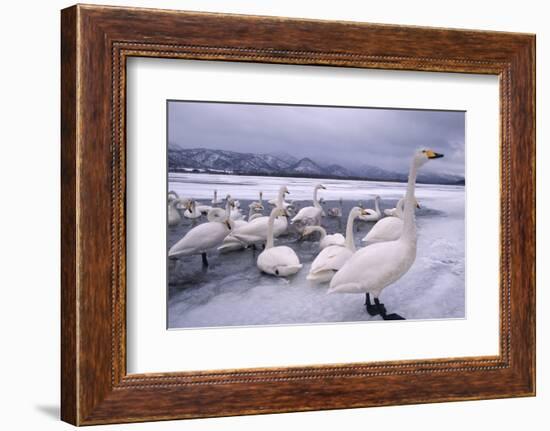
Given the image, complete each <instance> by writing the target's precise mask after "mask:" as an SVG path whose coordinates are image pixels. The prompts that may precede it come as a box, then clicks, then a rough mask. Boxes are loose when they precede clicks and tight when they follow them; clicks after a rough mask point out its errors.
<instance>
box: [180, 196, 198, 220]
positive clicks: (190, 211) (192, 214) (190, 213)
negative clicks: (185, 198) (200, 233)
mask: <svg viewBox="0 0 550 431" xmlns="http://www.w3.org/2000/svg"><path fill="white" fill-rule="evenodd" d="M201 215H202V214H201V212H200V211H199V210H198V209H197V203H196V202H195V201H194V200H192V201H191V202H190V203H189V205H188V206H187V209H186V210H185V211H184V212H183V216H184V217H185V218H188V219H191V220H194V219H197V218H199V217H200V216H201Z"/></svg>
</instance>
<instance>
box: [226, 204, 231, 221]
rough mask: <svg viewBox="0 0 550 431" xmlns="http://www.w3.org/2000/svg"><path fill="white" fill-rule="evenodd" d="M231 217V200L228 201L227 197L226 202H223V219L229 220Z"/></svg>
mask: <svg viewBox="0 0 550 431" xmlns="http://www.w3.org/2000/svg"><path fill="white" fill-rule="evenodd" d="M230 218H231V202H229V199H227V202H226V203H225V219H226V220H229V219H230Z"/></svg>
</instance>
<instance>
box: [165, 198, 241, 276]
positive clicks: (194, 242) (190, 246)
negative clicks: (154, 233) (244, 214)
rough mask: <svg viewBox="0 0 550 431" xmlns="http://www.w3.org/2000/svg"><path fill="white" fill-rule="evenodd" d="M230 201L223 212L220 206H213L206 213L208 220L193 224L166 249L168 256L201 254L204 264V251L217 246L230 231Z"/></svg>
mask: <svg viewBox="0 0 550 431" xmlns="http://www.w3.org/2000/svg"><path fill="white" fill-rule="evenodd" d="M229 211H230V203H229V202H227V204H226V210H225V213H224V211H223V210H222V209H221V208H214V209H212V211H210V212H209V213H208V222H207V223H203V224H200V225H198V226H195V227H194V228H193V229H191V230H190V231H189V232H187V234H186V235H185V236H184V237H183V238H182V239H180V240H179V241H178V242H177V243H176V244H174V245H173V246H172V247H171V248H170V250H169V251H168V257H172V258H175V257H180V256H190V255H194V254H202V255H203V263H205V264H206V265H207V264H208V262H207V261H206V252H207V251H208V250H210V249H212V248H215V247H217V246H219V245H220V244H221V243H222V241H223V239H224V238H225V237H226V236H227V234H228V233H229V232H230V231H231V226H232V224H231V222H230V221H229V218H228V216H229Z"/></svg>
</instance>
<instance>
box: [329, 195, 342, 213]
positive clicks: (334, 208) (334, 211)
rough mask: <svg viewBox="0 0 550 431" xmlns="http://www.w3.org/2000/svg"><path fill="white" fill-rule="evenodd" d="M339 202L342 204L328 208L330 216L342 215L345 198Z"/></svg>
mask: <svg viewBox="0 0 550 431" xmlns="http://www.w3.org/2000/svg"><path fill="white" fill-rule="evenodd" d="M338 203H339V204H340V206H337V207H333V208H329V210H328V216H329V217H342V206H343V199H342V198H340V199H338Z"/></svg>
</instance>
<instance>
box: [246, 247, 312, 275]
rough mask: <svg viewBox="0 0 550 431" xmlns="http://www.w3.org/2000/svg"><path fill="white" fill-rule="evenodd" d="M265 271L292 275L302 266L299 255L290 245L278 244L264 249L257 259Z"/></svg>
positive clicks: (261, 268)
mask: <svg viewBox="0 0 550 431" xmlns="http://www.w3.org/2000/svg"><path fill="white" fill-rule="evenodd" d="M257 265H258V268H259V269H260V270H262V271H263V272H266V273H268V274H273V275H279V276H283V277H284V276H287V275H292V274H295V273H296V272H298V271H299V270H300V269H301V268H302V264H301V263H300V260H299V259H298V256H297V255H296V253H295V252H294V250H292V249H291V248H290V247H287V246H278V247H272V248H269V249H267V250H264V251H263V252H262V253H261V254H260V255H259V256H258V261H257Z"/></svg>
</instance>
